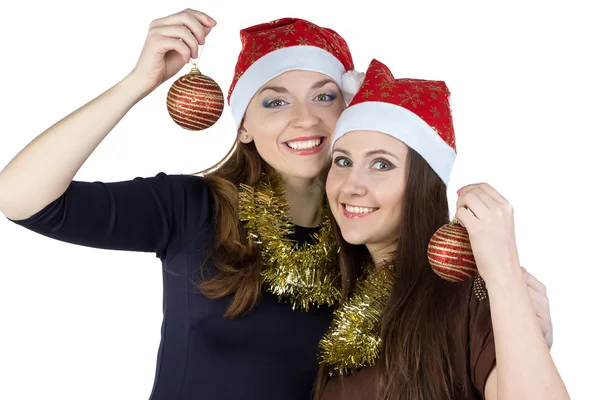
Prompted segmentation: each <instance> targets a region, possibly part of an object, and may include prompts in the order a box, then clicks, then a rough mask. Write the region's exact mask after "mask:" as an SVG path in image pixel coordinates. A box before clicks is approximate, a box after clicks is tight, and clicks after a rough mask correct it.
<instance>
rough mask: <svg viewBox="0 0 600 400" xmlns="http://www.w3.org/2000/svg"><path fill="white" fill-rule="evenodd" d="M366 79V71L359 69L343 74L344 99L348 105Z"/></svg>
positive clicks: (342, 88)
mask: <svg viewBox="0 0 600 400" xmlns="http://www.w3.org/2000/svg"><path fill="white" fill-rule="evenodd" d="M364 80H365V73H364V72H358V71H357V70H354V69H353V70H352V71H348V72H346V73H345V74H344V75H342V87H341V90H342V94H343V95H344V100H345V101H346V105H348V104H350V102H351V101H352V99H353V98H354V96H355V95H356V93H357V92H358V89H360V86H361V85H362V84H363V81H364Z"/></svg>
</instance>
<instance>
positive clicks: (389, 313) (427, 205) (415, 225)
mask: <svg viewBox="0 0 600 400" xmlns="http://www.w3.org/2000/svg"><path fill="white" fill-rule="evenodd" d="M407 166H408V168H407V180H406V190H405V194H404V199H403V205H402V217H401V218H402V219H401V221H402V222H401V226H400V227H399V232H398V244H397V249H396V253H395V258H394V260H396V262H395V266H394V267H395V273H396V280H395V281H394V284H393V288H392V293H391V295H390V299H389V301H388V303H387V305H386V309H385V311H384V315H383V319H382V322H381V331H380V334H381V338H382V343H383V345H382V350H381V353H380V355H379V360H378V362H377V365H376V366H375V368H376V376H377V380H376V393H377V397H376V398H377V399H378V400H392V399H394V400H395V399H409V400H430V399H436V400H444V399H447V400H452V399H457V398H466V397H467V396H466V395H465V394H466V393H467V392H468V369H467V365H466V361H463V360H462V358H460V357H455V356H454V355H453V354H452V349H453V348H454V347H453V346H452V344H451V343H453V342H454V341H455V340H466V337H467V335H466V332H463V331H461V329H463V330H464V329H465V328H462V327H461V326H459V324H457V321H458V320H459V319H458V318H457V314H458V313H463V312H466V310H465V305H464V304H463V303H464V302H461V301H460V298H461V296H460V294H461V293H464V291H463V290H461V289H460V288H461V287H462V285H463V284H457V283H449V282H446V281H444V280H442V279H440V278H439V277H438V276H437V275H435V273H434V272H433V271H432V270H431V268H430V267H429V263H428V259H427V245H428V243H429V239H430V238H431V236H432V235H433V234H434V233H435V231H436V230H437V229H438V228H440V227H441V226H442V225H444V224H446V223H448V222H449V210H448V199H447V196H446V186H445V185H444V183H443V182H442V180H441V179H440V178H439V177H438V176H437V175H436V174H435V172H434V171H433V170H432V169H431V167H430V166H429V165H428V164H427V162H426V161H425V160H424V159H423V158H422V157H421V156H420V155H419V154H418V153H417V152H415V151H414V150H412V149H409V156H408V160H407ZM332 221H333V222H334V226H335V231H336V234H337V236H338V238H339V239H340V247H341V251H340V268H341V273H342V276H343V277H344V279H343V280H342V282H343V283H342V292H343V294H344V299H343V300H342V301H344V300H346V299H347V298H348V297H349V296H350V295H351V293H352V291H353V289H354V286H355V284H356V279H357V277H358V276H359V274H360V270H361V268H362V267H363V265H364V263H363V260H365V256H366V257H367V259H368V252H367V250H366V248H365V246H363V245H359V246H355V245H350V244H348V243H346V242H344V241H343V240H341V234H340V231H339V227H338V226H337V224H335V221H334V220H333V219H332ZM454 343H455V342H454ZM459 345H460V344H459ZM462 345H464V346H466V342H465V343H464V344H462ZM328 376H329V371H328V369H327V368H326V367H325V366H321V368H320V370H319V375H318V378H317V381H316V383H315V398H316V399H319V398H320V397H321V393H322V391H323V389H324V388H325V385H326V383H327V380H328Z"/></svg>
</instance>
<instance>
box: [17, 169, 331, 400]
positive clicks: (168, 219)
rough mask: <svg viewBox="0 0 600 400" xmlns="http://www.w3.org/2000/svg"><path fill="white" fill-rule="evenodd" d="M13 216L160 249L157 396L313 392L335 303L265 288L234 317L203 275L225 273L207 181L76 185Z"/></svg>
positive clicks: (61, 234)
mask: <svg viewBox="0 0 600 400" xmlns="http://www.w3.org/2000/svg"><path fill="white" fill-rule="evenodd" d="M13 222H15V223H17V224H19V225H21V226H23V227H25V228H27V229H30V230H32V231H35V232H38V233H40V234H42V235H45V236H48V237H51V238H54V239H57V240H61V241H65V242H70V243H74V244H78V245H83V246H90V247H95V248H104V249H113V250H128V251H140V252H153V253H155V254H156V255H157V257H158V258H159V259H160V260H161V262H162V266H163V323H162V330H161V341H160V347H159V350H158V356H157V364H156V375H155V380H154V386H153V388H152V394H151V396H150V398H151V399H152V400H176V399H182V400H183V399H186V400H187V399H195V400H197V399H204V400H212V399H215V400H217V399H218V400H228V399H232V400H233V399H235V400H239V399H247V400H252V399H257V400H258V399H260V400H269V399H273V400H275V399H277V400H288V399H289V400H294V399H302V400H306V399H309V398H310V397H311V391H312V386H313V382H314V378H315V376H316V372H317V368H318V360H317V352H318V342H319V340H320V338H321V336H322V335H323V334H324V333H325V331H326V329H327V328H328V326H329V324H330V322H331V320H332V316H333V309H332V308H330V307H321V308H314V309H311V310H310V311H308V312H304V311H299V310H293V309H292V307H291V306H290V305H289V304H287V303H284V302H280V301H279V300H278V299H277V297H276V296H274V295H271V294H269V293H266V292H264V291H263V296H262V299H261V301H260V303H259V304H258V305H257V306H255V307H254V308H253V309H252V310H251V311H250V312H249V313H248V314H246V315H244V316H242V317H238V318H236V319H225V318H224V317H223V315H224V313H225V310H226V308H227V306H228V304H229V302H230V300H231V299H230V298H224V299H220V300H210V299H207V298H206V297H205V296H203V295H202V294H201V293H199V291H198V289H197V282H198V279H199V275H200V272H202V273H203V274H206V276H210V273H211V271H212V272H214V271H215V266H214V264H213V263H212V262H211V260H210V258H208V261H206V259H207V254H209V253H208V251H209V250H210V246H211V244H212V238H213V233H214V223H215V221H214V204H213V200H212V198H211V195H210V192H209V188H208V185H206V183H205V182H204V180H203V179H202V178H201V177H197V176H188V175H166V174H164V173H160V174H158V175H156V176H155V177H150V178H136V179H133V180H130V181H124V182H114V183H102V182H79V181H73V182H71V184H70V186H69V188H68V189H67V190H66V192H65V193H64V194H63V195H62V196H60V197H59V198H58V199H56V200H55V201H53V202H52V203H50V204H49V205H47V206H46V207H45V208H44V209H42V210H40V211H39V212H37V213H36V214H35V215H32V216H31V217H29V218H27V219H24V220H18V221H13ZM316 230H317V229H316V228H302V227H296V233H295V235H294V237H293V239H296V240H298V241H299V242H300V243H303V242H305V241H307V240H309V235H310V234H311V233H314V232H315V231H316ZM201 268H203V269H205V270H203V271H201V270H200V269H201ZM100 272H101V271H100ZM115 362H118V360H115Z"/></svg>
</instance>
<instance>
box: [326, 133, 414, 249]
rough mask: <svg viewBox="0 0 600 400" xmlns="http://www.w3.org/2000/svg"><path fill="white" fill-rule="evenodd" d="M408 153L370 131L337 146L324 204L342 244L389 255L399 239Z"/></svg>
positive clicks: (397, 142)
mask: <svg viewBox="0 0 600 400" xmlns="http://www.w3.org/2000/svg"><path fill="white" fill-rule="evenodd" d="M408 155H409V149H408V146H406V144H404V143H403V142H401V141H400V140H398V139H396V138H394V137H392V136H389V135H386V134H384V133H381V132H374V131H352V132H349V133H347V134H345V135H344V136H342V137H341V138H340V139H338V140H337V142H336V143H335V146H334V148H333V162H332V167H331V170H330V171H329V175H328V177H327V187H326V190H327V198H328V200H329V204H330V205H331V211H332V213H333V216H334V217H335V220H336V221H337V223H338V225H339V227H340V230H341V233H342V236H343V237H344V240H345V241H347V242H348V243H351V244H355V245H358V244H364V245H367V248H369V251H370V252H371V253H372V254H373V252H374V251H377V252H380V251H384V249H385V250H386V251H393V249H394V248H395V243H396V241H397V239H398V232H399V229H400V220H401V213H402V199H403V197H404V190H405V187H406V179H407V165H408V163H407V160H408Z"/></svg>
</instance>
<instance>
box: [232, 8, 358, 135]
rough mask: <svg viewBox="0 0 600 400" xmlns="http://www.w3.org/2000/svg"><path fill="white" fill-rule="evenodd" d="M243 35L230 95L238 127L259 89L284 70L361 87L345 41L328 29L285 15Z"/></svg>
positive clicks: (347, 85) (353, 87) (353, 90)
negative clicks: (308, 72)
mask: <svg viewBox="0 0 600 400" xmlns="http://www.w3.org/2000/svg"><path fill="white" fill-rule="evenodd" d="M240 37H241V40H242V50H241V52H240V55H239V57H238V61H237V64H236V66H235V76H234V78H233V82H232V83H231V87H230V88H229V93H228V95H227V101H228V103H229V106H230V108H231V112H232V114H233V119H234V121H235V123H236V128H239V126H240V123H241V121H242V118H243V117H244V113H245V112H246V108H247V107H248V104H249V103H250V100H251V99H252V97H253V96H254V94H255V93H256V92H257V91H258V89H259V88H260V87H261V86H263V85H264V84H265V83H267V82H268V81H270V80H271V79H273V78H275V77H277V76H279V75H281V74H283V73H284V72H287V71H293V70H306V71H314V72H320V73H322V74H325V75H327V76H329V77H331V78H332V79H333V80H335V82H337V84H338V86H339V87H340V89H341V90H342V92H345V90H344V88H348V90H350V91H351V92H356V90H357V89H358V86H360V81H359V79H360V78H361V74H360V73H357V72H355V71H354V64H353V61H352V55H351V54H350V49H349V48H348V45H347V44H346V41H345V40H344V39H343V38H342V37H341V36H340V35H338V34H337V33H336V32H335V31H333V30H331V29H329V28H322V27H320V26H317V25H315V24H313V23H311V22H309V21H306V20H303V19H298V18H283V19H278V20H275V21H271V22H268V23H264V24H260V25H255V26H251V27H249V28H246V29H242V30H241V31H240ZM362 76H364V74H363V75H362ZM344 94H345V97H346V96H347V93H344Z"/></svg>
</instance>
